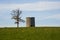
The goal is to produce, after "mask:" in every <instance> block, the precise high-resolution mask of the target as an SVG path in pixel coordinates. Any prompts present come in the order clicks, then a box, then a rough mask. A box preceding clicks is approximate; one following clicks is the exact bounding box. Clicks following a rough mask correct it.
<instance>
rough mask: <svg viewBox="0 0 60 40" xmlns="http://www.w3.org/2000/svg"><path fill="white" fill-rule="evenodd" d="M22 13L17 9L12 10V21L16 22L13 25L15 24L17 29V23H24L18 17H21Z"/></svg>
mask: <svg viewBox="0 0 60 40" xmlns="http://www.w3.org/2000/svg"><path fill="white" fill-rule="evenodd" d="M21 13H22V11H21V10H19V9H16V10H12V13H11V15H12V19H14V20H15V21H16V22H15V24H17V28H18V27H19V22H25V21H24V20H23V19H21V17H20V15H21Z"/></svg>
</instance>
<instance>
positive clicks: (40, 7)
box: [0, 2, 60, 11]
mask: <svg viewBox="0 0 60 40" xmlns="http://www.w3.org/2000/svg"><path fill="white" fill-rule="evenodd" d="M16 8H21V9H22V10H24V11H44V10H53V9H60V2H35V3H25V4H0V10H1V9H16Z"/></svg>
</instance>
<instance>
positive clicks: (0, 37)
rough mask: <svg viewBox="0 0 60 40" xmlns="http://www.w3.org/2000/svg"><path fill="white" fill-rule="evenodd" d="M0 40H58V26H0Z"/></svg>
mask: <svg viewBox="0 0 60 40" xmlns="http://www.w3.org/2000/svg"><path fill="white" fill-rule="evenodd" d="M0 40H60V28H59V27H58V28H57V27H55V28H54V27H36V28H35V27H32V28H18V29H17V28H0Z"/></svg>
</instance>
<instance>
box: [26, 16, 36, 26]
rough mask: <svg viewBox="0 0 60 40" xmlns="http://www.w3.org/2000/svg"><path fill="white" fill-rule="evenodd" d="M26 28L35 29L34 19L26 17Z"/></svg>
mask: <svg viewBox="0 0 60 40" xmlns="http://www.w3.org/2000/svg"><path fill="white" fill-rule="evenodd" d="M26 26H27V27H35V17H26Z"/></svg>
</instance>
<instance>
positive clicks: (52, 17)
mask: <svg viewBox="0 0 60 40" xmlns="http://www.w3.org/2000/svg"><path fill="white" fill-rule="evenodd" d="M45 19H60V14H54V15H51V16H47V17H43V18H41V20H45Z"/></svg>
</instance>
